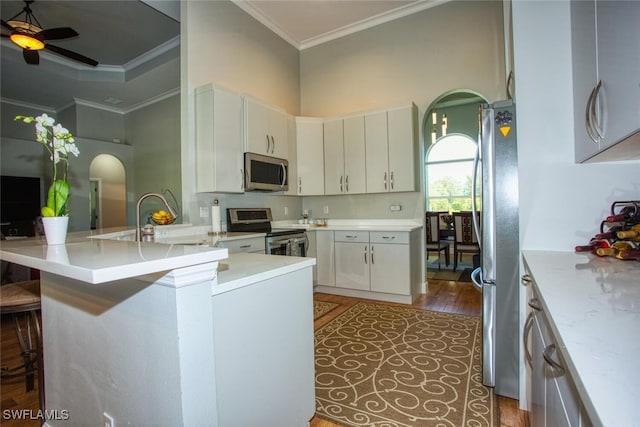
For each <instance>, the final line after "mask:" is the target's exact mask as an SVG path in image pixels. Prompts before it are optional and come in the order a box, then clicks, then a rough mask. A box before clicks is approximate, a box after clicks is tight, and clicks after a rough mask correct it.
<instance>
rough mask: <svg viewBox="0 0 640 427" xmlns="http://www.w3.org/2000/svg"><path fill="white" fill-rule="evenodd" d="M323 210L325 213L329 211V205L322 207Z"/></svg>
mask: <svg viewBox="0 0 640 427" xmlns="http://www.w3.org/2000/svg"><path fill="white" fill-rule="evenodd" d="M322 212H324V213H325V214H328V213H329V206H325V207H323V208H322Z"/></svg>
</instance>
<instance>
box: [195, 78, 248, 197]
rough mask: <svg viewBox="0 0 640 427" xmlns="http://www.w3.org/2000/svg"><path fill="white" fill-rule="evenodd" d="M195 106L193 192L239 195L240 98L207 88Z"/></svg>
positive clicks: (198, 94) (200, 91)
mask: <svg viewBox="0 0 640 427" xmlns="http://www.w3.org/2000/svg"><path fill="white" fill-rule="evenodd" d="M195 102H196V191H198V192H219V193H243V192H244V186H243V183H244V182H243V178H244V173H243V144H242V98H241V97H240V95H238V94H235V93H233V92H230V91H228V90H225V89H222V88H219V87H216V86H214V85H211V84H209V85H205V86H203V87H200V88H198V89H196V94H195Z"/></svg>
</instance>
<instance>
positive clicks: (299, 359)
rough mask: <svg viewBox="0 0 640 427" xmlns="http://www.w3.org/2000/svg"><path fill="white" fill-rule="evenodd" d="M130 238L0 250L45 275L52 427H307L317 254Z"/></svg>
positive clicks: (39, 242)
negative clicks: (106, 424)
mask: <svg viewBox="0 0 640 427" xmlns="http://www.w3.org/2000/svg"><path fill="white" fill-rule="evenodd" d="M129 234H130V230H124V231H119V232H115V233H113V235H104V234H102V235H97V234H96V232H76V233H69V234H68V236H67V242H66V244H63V245H51V246H48V245H47V244H46V242H45V241H44V239H42V238H27V239H17V240H11V241H2V243H1V246H0V258H1V259H2V260H3V261H8V262H12V263H16V264H20V265H23V266H27V267H31V268H34V269H38V270H40V290H41V309H42V310H41V312H42V330H43V334H42V335H43V348H44V372H45V381H44V398H45V399H44V401H45V408H43V409H45V410H46V411H47V413H50V414H57V413H64V414H68V417H65V419H48V420H47V425H50V426H57V425H102V424H103V418H104V417H106V416H109V417H111V418H113V419H114V421H115V423H116V424H118V425H157V426H194V425H232V424H233V423H236V422H239V423H240V424H237V425H244V426H252V425H255V426H258V425H261V423H267V424H269V425H291V426H301V427H302V426H305V425H307V423H308V421H309V420H310V419H311V417H313V414H314V399H315V391H314V377H313V285H312V272H311V269H312V266H313V264H314V263H315V259H313V258H299V259H297V258H294V257H278V256H268V255H255V254H238V255H236V254H233V255H232V256H231V257H230V256H229V253H228V250H227V249H224V248H215V247H208V246H204V245H191V244H172V243H169V242H164V243H160V242H158V243H147V242H136V241H131V240H130V238H129ZM245 255H246V256H245ZM220 261H222V262H221V263H220V264H219V262H220ZM218 274H220V276H221V277H220V280H219V277H218ZM285 343H287V344H286V345H285ZM265 389H269V390H270V392H269V393H268V395H264V393H261V392H260V390H265ZM283 403H286V404H285V406H284V407H283V406H282V404H283ZM247 405H249V406H248V407H249V408H252V409H251V410H247ZM56 411H57V412H56ZM254 414H259V419H254Z"/></svg>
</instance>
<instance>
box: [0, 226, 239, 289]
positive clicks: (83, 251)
mask: <svg viewBox="0 0 640 427" xmlns="http://www.w3.org/2000/svg"><path fill="white" fill-rule="evenodd" d="M92 234H93V233H91V232H75V233H69V234H68V235H67V243H66V244H65V245H53V246H48V245H47V244H46V242H45V241H44V239H42V238H28V239H20V240H12V241H2V243H1V244H0V258H1V259H3V260H5V261H9V262H13V263H16V264H20V265H24V266H27V267H31V268H36V269H38V270H42V271H45V272H49V273H53V274H57V275H60V276H64V277H69V278H72V279H77V280H81V281H83V282H87V283H92V284H97V283H104V282H109V281H112V280H119V279H124V278H128V277H136V276H141V275H144V274H151V273H157V272H161V271H169V270H173V269H176V268H182V267H188V266H192V265H197V264H204V263H209V262H213V261H218V260H221V259H225V258H227V257H228V256H229V252H228V250H227V249H222V248H212V247H206V246H184V245H177V244H173V245H171V244H164V245H162V244H154V243H144V242H133V241H126V240H109V239H90V238H88V236H90V235H92Z"/></svg>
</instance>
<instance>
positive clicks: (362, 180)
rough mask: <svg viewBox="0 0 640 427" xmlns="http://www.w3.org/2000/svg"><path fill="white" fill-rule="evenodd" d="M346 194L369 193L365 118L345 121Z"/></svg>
mask: <svg viewBox="0 0 640 427" xmlns="http://www.w3.org/2000/svg"><path fill="white" fill-rule="evenodd" d="M344 190H345V191H344V193H346V194H362V193H366V192H367V182H366V166H365V140H364V116H354V117H347V118H345V119H344Z"/></svg>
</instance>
